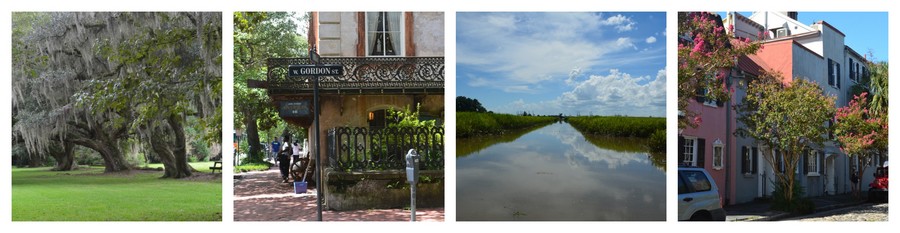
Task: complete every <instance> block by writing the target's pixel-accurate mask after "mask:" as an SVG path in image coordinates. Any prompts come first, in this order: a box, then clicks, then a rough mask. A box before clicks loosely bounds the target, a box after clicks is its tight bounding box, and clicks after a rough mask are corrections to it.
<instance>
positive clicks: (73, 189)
mask: <svg viewBox="0 0 900 233" xmlns="http://www.w3.org/2000/svg"><path fill="white" fill-rule="evenodd" d="M210 164H211V163H210ZM192 165H193V166H194V168H196V169H197V170H201V171H203V170H204V169H205V170H207V171H208V170H209V165H201V164H197V163H192ZM161 176H162V172H161V171H160V172H148V171H135V172H132V173H131V174H104V173H103V168H102V167H91V168H81V169H79V170H76V171H68V172H53V171H50V168H49V167H46V168H13V169H12V220H13V221H221V220H222V181H221V179H213V180H207V179H197V180H174V179H160V178H159V177H161Z"/></svg>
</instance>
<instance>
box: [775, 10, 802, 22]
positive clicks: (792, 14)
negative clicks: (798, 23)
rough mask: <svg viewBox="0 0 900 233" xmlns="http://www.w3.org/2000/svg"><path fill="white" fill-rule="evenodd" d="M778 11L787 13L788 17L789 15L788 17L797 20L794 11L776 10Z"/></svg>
mask: <svg viewBox="0 0 900 233" xmlns="http://www.w3.org/2000/svg"><path fill="white" fill-rule="evenodd" d="M778 13H782V14H784V15H787V16H788V17H790V18H791V19H793V20H797V14H798V13H797V12H796V11H781V12H778Z"/></svg>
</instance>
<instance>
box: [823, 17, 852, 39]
mask: <svg viewBox="0 0 900 233" xmlns="http://www.w3.org/2000/svg"><path fill="white" fill-rule="evenodd" d="M816 24H822V25H825V26H828V27H830V28H831V30H834V31H836V32H837V33H838V34H841V35H842V36H844V37H847V35H846V34H844V33H843V32H841V30H838V29H837V28H836V27H834V26H831V24H829V23H828V22H825V20H819V21H818V22H816Z"/></svg>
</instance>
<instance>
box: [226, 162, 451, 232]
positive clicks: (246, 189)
mask: <svg viewBox="0 0 900 233" xmlns="http://www.w3.org/2000/svg"><path fill="white" fill-rule="evenodd" d="M239 175H240V176H242V179H237V178H235V182H234V221H316V196H315V195H316V191H315V188H310V189H309V190H308V191H307V194H294V189H293V185H292V184H290V183H281V182H280V181H281V178H280V175H279V172H278V170H277V169H272V170H268V171H262V172H248V173H241V174H239ZM409 218H410V213H409V210H403V209H370V210H353V211H331V210H324V211H322V219H323V220H325V221H409ZM416 220H417V221H444V208H427V209H416Z"/></svg>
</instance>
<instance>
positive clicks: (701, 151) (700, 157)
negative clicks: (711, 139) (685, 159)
mask: <svg viewBox="0 0 900 233" xmlns="http://www.w3.org/2000/svg"><path fill="white" fill-rule="evenodd" d="M705 154H706V139H703V138H698V139H697V167H703V168H705V166H704V155H705Z"/></svg>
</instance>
